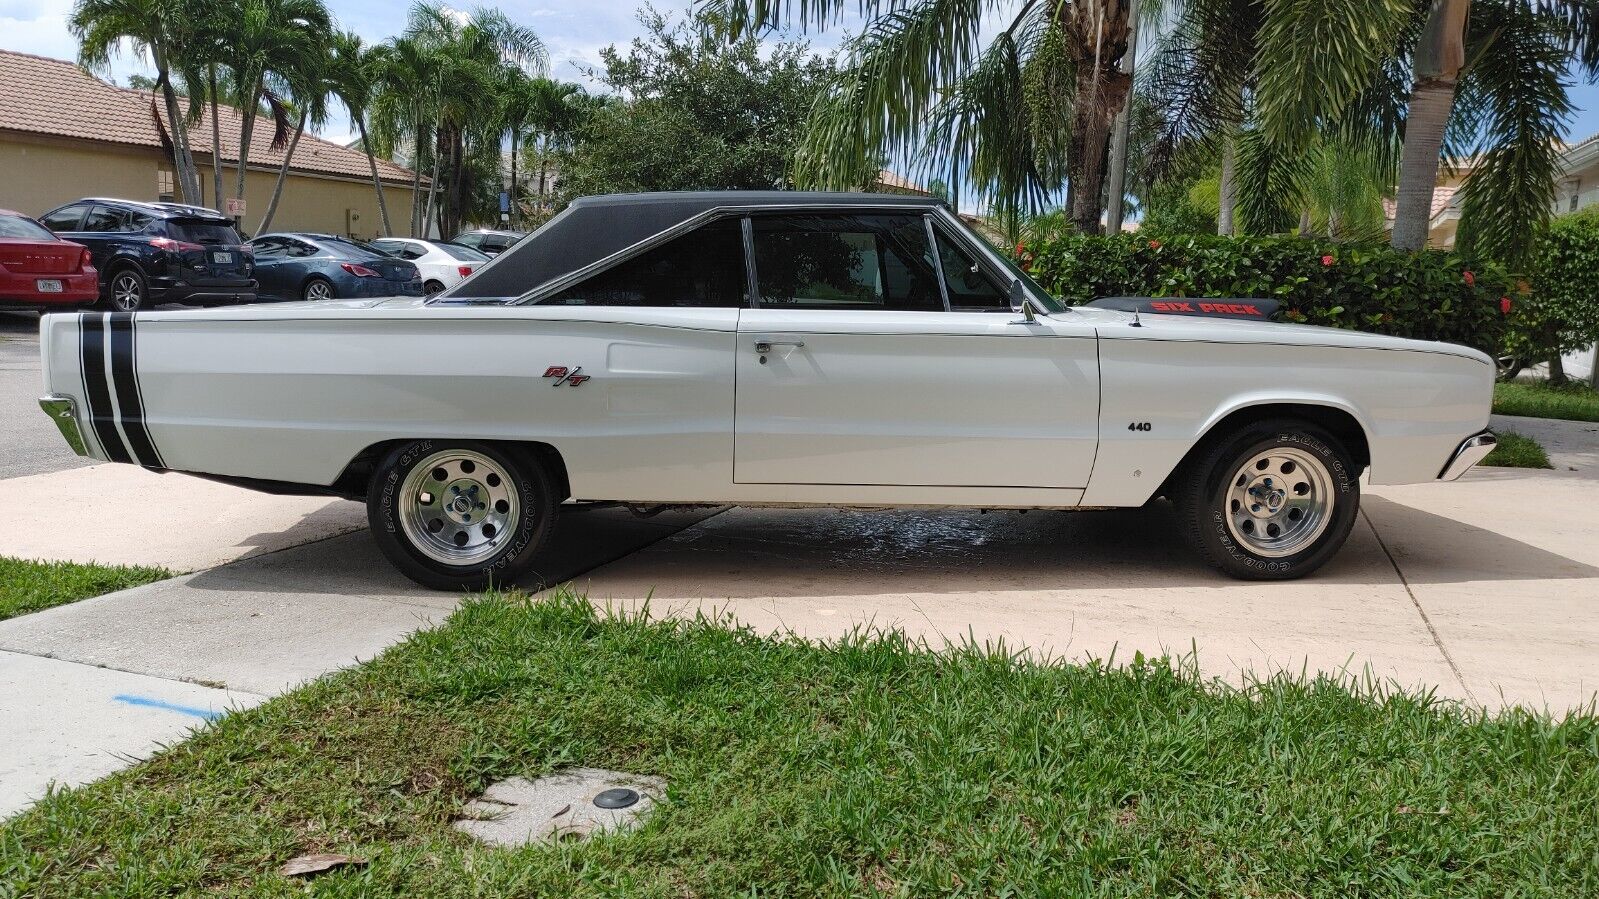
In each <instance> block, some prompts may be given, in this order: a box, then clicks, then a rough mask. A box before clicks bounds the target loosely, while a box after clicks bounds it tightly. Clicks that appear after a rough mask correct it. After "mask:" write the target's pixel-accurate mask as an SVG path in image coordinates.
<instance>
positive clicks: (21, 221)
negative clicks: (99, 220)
mask: <svg viewBox="0 0 1599 899" xmlns="http://www.w3.org/2000/svg"><path fill="white" fill-rule="evenodd" d="M0 237H20V238H23V239H24V240H55V239H56V236H55V235H54V234H51V233H50V229H49V228H46V227H45V226H43V225H41V224H39V223H38V222H35V221H34V220H33V219H26V218H23V217H22V216H20V215H0ZM485 258H486V257H485Z"/></svg>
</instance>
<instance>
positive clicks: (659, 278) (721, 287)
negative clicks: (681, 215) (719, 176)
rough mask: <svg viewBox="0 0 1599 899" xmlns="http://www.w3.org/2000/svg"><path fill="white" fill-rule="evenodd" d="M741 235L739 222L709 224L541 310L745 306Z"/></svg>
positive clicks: (566, 292)
mask: <svg viewBox="0 0 1599 899" xmlns="http://www.w3.org/2000/svg"><path fill="white" fill-rule="evenodd" d="M744 294H745V280H744V236H743V230H742V225H741V224H740V223H739V221H738V220H737V219H723V220H721V221H716V222H712V223H710V224H708V225H705V226H703V227H700V228H697V229H695V230H694V231H691V232H689V233H688V234H684V235H682V236H681V237H676V238H673V239H672V240H669V241H667V242H666V243H664V244H662V245H660V246H658V247H655V248H654V249H651V250H648V251H646V252H644V253H641V254H640V255H638V256H635V257H633V258H632V259H628V260H625V261H623V262H620V263H618V264H616V265H614V266H612V267H611V268H608V269H606V270H605V271H602V272H599V273H598V274H595V275H592V276H590V277H588V278H585V279H584V280H583V281H581V282H579V283H577V284H574V285H572V286H571V287H568V288H566V289H565V290H562V291H560V292H559V293H556V294H553V295H551V296H548V297H545V298H544V299H542V300H540V301H539V305H541V306H692V307H713V308H722V309H736V308H738V307H740V306H743V305H744Z"/></svg>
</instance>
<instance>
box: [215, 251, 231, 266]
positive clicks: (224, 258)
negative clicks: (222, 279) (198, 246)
mask: <svg viewBox="0 0 1599 899" xmlns="http://www.w3.org/2000/svg"><path fill="white" fill-rule="evenodd" d="M211 261H212V262H215V263H216V264H217V265H228V264H230V263H232V262H233V254H232V253H212V254H211Z"/></svg>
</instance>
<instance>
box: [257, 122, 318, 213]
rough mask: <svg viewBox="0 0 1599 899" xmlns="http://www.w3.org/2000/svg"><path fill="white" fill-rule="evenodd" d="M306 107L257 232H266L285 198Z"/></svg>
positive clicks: (279, 170) (303, 128) (296, 126)
mask: <svg viewBox="0 0 1599 899" xmlns="http://www.w3.org/2000/svg"><path fill="white" fill-rule="evenodd" d="M305 119H306V111H305V109H303V108H302V109H301V110H300V121H298V122H296V123H295V124H294V137H292V138H290V139H289V148H288V149H287V150H285V151H284V153H283V164H282V165H279V166H278V181H277V183H276V184H274V185H273V186H272V199H270V200H268V201H267V208H266V214H265V215H263V216H261V224H259V225H257V226H256V229H255V233H257V234H265V233H267V228H268V227H269V226H271V224H272V217H273V216H274V215H277V213H278V201H279V200H281V199H283V182H284V180H286V179H287V178H288V177H289V164H290V163H291V162H293V161H294V151H295V149H296V148H298V147H299V146H300V135H302V134H304V133H305Z"/></svg>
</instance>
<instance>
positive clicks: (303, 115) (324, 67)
mask: <svg viewBox="0 0 1599 899" xmlns="http://www.w3.org/2000/svg"><path fill="white" fill-rule="evenodd" d="M322 46H324V44H318V45H316V48H320V47H322ZM316 48H313V50H312V51H311V52H306V53H301V54H297V55H296V56H295V58H294V59H292V60H288V61H286V62H285V64H284V65H283V66H282V67H281V69H280V71H279V72H278V75H279V77H280V78H282V80H283V81H284V83H285V84H286V85H287V87H288V92H289V97H290V105H292V106H294V107H296V108H297V109H298V110H299V115H298V117H297V120H296V122H295V125H294V136H293V137H291V138H289V145H288V148H287V149H286V150H285V151H284V153H283V162H281V163H280V164H279V165H278V177H277V181H276V183H274V184H273V187H272V199H271V200H269V201H267V208H266V212H265V214H263V215H262V216H261V224H260V225H258V226H256V229H255V233H257V234H265V233H266V231H267V229H268V228H269V227H271V225H272V217H273V216H274V215H276V214H277V211H278V203H279V201H281V200H282V198H283V183H284V181H285V180H287V178H288V175H289V166H290V165H291V164H292V163H293V162H294V151H295V150H297V149H299V146H300V138H301V137H302V136H303V135H304V134H305V129H306V126H307V125H310V126H313V127H321V126H322V125H324V124H326V122H327V119H328V99H329V97H330V96H331V95H332V93H333V79H332V67H333V64H334V60H333V58H332V56H331V55H327V54H325V53H317V52H315V49H316Z"/></svg>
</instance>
